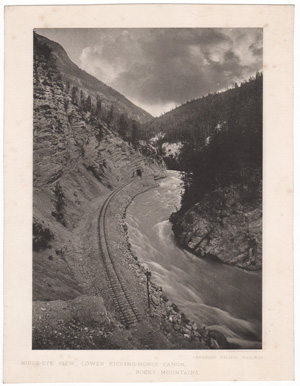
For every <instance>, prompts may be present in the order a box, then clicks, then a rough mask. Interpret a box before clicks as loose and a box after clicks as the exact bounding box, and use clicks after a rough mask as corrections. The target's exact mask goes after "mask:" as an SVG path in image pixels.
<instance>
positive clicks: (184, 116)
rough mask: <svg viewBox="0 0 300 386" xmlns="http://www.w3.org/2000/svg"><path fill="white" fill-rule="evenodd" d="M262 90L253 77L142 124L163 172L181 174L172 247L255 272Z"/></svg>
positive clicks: (257, 261)
mask: <svg viewBox="0 0 300 386" xmlns="http://www.w3.org/2000/svg"><path fill="white" fill-rule="evenodd" d="M262 84H263V77H262V74H261V73H257V74H256V76H255V77H253V78H250V79H249V80H248V81H245V82H243V83H242V84H241V85H240V86H238V85H235V87H234V88H232V89H230V90H227V91H225V92H223V93H219V94H212V95H208V96H207V97H203V98H201V99H198V100H195V101H192V102H189V103H186V104H185V105H183V106H180V107H179V108H177V109H175V110H173V111H171V112H169V113H167V114H165V115H164V116H162V117H160V118H157V119H155V120H153V121H152V122H149V123H147V124H145V125H144V126H143V130H145V131H147V132H146V134H145V135H146V137H149V138H151V137H155V140H156V146H157V147H158V149H160V151H161V152H162V154H163V155H164V157H165V160H166V162H167V164H168V166H169V168H174V169H178V170H181V171H182V172H183V182H184V188H185V189H184V194H183V196H182V206H181V209H180V210H179V211H178V212H177V213H175V214H173V216H172V218H171V220H172V221H173V224H174V225H173V230H174V232H175V236H176V238H177V240H178V241H179V243H180V244H181V245H182V246H183V247H186V248H188V249H191V250H192V251H193V252H194V253H196V254H198V255H200V256H208V255H209V256H214V257H218V258H219V259H221V260H223V261H225V262H227V263H232V264H236V265H239V266H243V267H247V268H249V269H256V268H259V267H260V266H261V213H262V208H261V206H262V139H263V137H262V104H263V103H262V102H263V93H262ZM172 143H173V144H174V143H175V144H176V143H177V144H180V147H179V151H178V152H177V154H176V155H175V156H174V155H172V154H168V153H166V151H164V149H166V144H172ZM249 251H250V252H249ZM253 251H254V252H253ZM249 253H250V254H252V255H253V254H254V255H255V257H253V256H252V255H251V256H250V255H249ZM249 256H250V257H249Z"/></svg>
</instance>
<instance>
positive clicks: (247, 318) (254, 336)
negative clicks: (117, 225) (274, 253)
mask: <svg viewBox="0 0 300 386" xmlns="http://www.w3.org/2000/svg"><path fill="white" fill-rule="evenodd" d="M182 189H183V188H182V182H181V177H180V173H179V172H176V171H169V172H168V177H167V178H165V179H163V180H161V181H160V185H159V187H157V188H155V189H152V190H150V191H148V192H146V193H144V194H141V195H139V196H137V197H136V198H135V199H134V200H133V202H132V204H131V205H130V206H129V208H128V210H127V217H126V221H127V224H128V229H129V230H128V232H129V240H130V243H131V244H132V248H133V251H134V253H135V254H136V256H138V259H139V261H140V262H141V263H143V264H144V265H145V266H146V267H147V268H148V269H149V270H150V271H151V273H152V280H153V281H154V282H155V283H156V284H157V285H159V286H161V287H162V288H163V291H164V293H165V295H166V296H167V297H168V298H169V299H170V300H171V301H172V302H174V303H175V304H176V305H177V306H178V307H179V309H180V311H181V312H184V313H185V315H186V316H187V317H188V318H189V319H190V320H192V321H194V322H196V323H197V324H198V325H199V326H207V327H208V328H212V329H215V330H218V331H220V332H222V333H223V334H224V335H225V336H226V338H227V340H228V341H229V342H230V343H231V344H232V346H233V347H236V348H244V349H246V348H247V349H249V348H253V349H254V348H261V328H262V323H261V319H262V275H261V272H249V271H246V270H242V269H239V268H235V267H230V266H227V265H224V264H221V263H219V262H214V261H209V260H207V259H201V258H199V257H196V256H194V255H193V254H191V253H189V252H187V251H185V250H182V249H181V248H179V247H178V246H177V245H176V242H175V240H174V234H173V232H172V224H171V223H170V222H169V217H170V215H171V213H172V212H174V211H175V210H176V208H177V209H178V208H179V207H180V201H181V194H182Z"/></svg>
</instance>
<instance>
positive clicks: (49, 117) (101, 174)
mask: <svg viewBox="0 0 300 386" xmlns="http://www.w3.org/2000/svg"><path fill="white" fill-rule="evenodd" d="M34 44H35V45H34V114H33V186H34V195H33V220H34V221H33V250H34V253H33V298H34V299H35V300H55V299H71V298H74V297H76V296H78V295H79V294H81V293H85V291H86V289H85V288H84V287H88V285H87V282H85V280H88V277H87V273H86V270H90V269H91V267H87V266H86V264H87V263H84V259H85V256H86V253H87V255H88V248H87V246H85V242H86V240H85V239H84V237H85V236H86V237H87V239H88V238H89V237H90V234H91V231H90V225H89V224H90V222H91V218H94V217H97V216H96V215H95V213H97V210H98V208H99V207H100V206H101V203H102V202H103V200H104V198H105V197H106V196H107V194H108V193H109V191H110V190H111V189H113V188H115V187H117V186H119V185H120V184H122V183H123V181H128V180H130V179H131V178H134V177H135V176H136V175H137V170H138V171H139V174H142V175H143V176H144V177H147V178H150V179H152V180H153V178H156V177H159V176H161V175H163V173H164V163H163V161H162V159H161V157H159V156H157V154H156V151H155V149H154V148H153V147H151V146H149V145H147V144H146V143H145V142H143V141H141V142H138V143H136V144H135V148H133V147H132V146H130V144H129V143H128V142H125V141H124V140H122V138H120V136H119V135H118V134H117V133H116V131H115V130H117V129H118V120H117V119H116V121H115V123H114V126H113V127H114V129H115V130H113V129H112V122H111V123H108V122H107V120H106V116H105V111H103V109H101V111H100V114H99V109H98V111H97V110H96V109H95V104H94V101H93V99H92V98H91V105H92V106H86V105H85V103H86V102H87V101H88V100H89V96H90V94H84V102H82V103H78V100H74V95H72V87H73V86H74V84H83V83H84V81H83V77H82V73H83V72H82V71H81V70H78V73H79V76H80V77H79V78H77V77H76V76H75V74H74V68H75V67H76V66H75V65H73V64H72V63H71V64H70V63H69V59H68V58H67V57H66V54H65V52H64V51H63V49H62V48H61V47H60V46H59V45H57V44H56V43H54V42H51V41H49V40H48V39H44V38H41V37H39V36H37V35H35V39H34ZM62 61H63V62H64V63H65V64H64V65H62V64H61V62H62ZM69 66H70V68H71V75H70V74H69V73H68V72H67V71H68V68H69ZM62 68H63V72H61V71H62V70H61V69H62ZM86 78H87V79H89V76H88V75H86ZM70 79H72V82H74V83H71V84H70V85H69V84H68V82H69V81H70ZM91 79H92V80H93V79H94V78H92V77H91ZM94 81H95V83H96V80H95V79H94ZM97 82H98V81H97ZM100 83H101V82H98V83H97V84H98V85H99V84H100ZM84 84H86V88H85V89H84V90H85V91H84V92H87V91H89V89H88V86H89V84H88V83H84ZM97 84H96V86H97ZM72 85H73V86H72ZM96 86H95V87H96ZM97 87H98V86H97ZM97 87H96V89H97V90H98V89H99V88H97ZM105 87H106V86H105V85H103V87H102V91H103V92H104V91H105V90H106V89H105ZM107 90H108V96H106V95H104V94H103V96H102V98H103V100H104V98H106V99H105V100H107V101H108V100H111V98H113V96H114V98H115V99H114V103H115V106H119V107H118V108H120V109H121V108H122V106H123V105H122V103H123V102H122V101H123V97H122V96H121V102H120V101H119V99H116V98H119V94H118V93H117V92H114V91H111V89H109V88H107ZM91 93H93V91H91ZM124 100H125V102H124V106H125V105H126V106H125V107H126V112H127V114H128V115H130V114H132V116H135V117H137V115H135V114H136V112H139V114H141V115H139V119H144V117H146V114H144V113H143V112H140V110H139V108H137V107H135V106H133V107H132V105H131V104H130V102H129V101H127V100H126V99H125V98H124ZM95 102H96V101H95ZM124 106H123V107H124ZM129 108H130V109H129ZM95 211H96V212H95ZM85 252H86V253H85Z"/></svg>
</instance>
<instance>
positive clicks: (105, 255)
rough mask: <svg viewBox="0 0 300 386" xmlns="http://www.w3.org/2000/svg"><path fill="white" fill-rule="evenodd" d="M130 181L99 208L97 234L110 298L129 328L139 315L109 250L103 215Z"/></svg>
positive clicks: (123, 322)
mask: <svg viewBox="0 0 300 386" xmlns="http://www.w3.org/2000/svg"><path fill="white" fill-rule="evenodd" d="M131 182H132V181H130V182H127V183H126V184H124V185H122V186H120V187H119V188H118V189H116V190H114V191H113V192H112V193H111V194H110V195H109V196H108V197H107V199H106V200H105V201H104V204H103V205H102V208H101V210H100V214H99V219H98V235H99V250H100V255H101V258H102V261H103V265H104V269H105V276H106V280H107V282H108V286H109V288H110V290H111V293H112V298H113V301H114V304H115V307H116V309H117V310H118V311H119V313H120V319H121V322H122V324H124V325H125V326H126V328H129V327H130V326H131V325H134V324H135V323H137V322H139V321H140V320H141V317H140V315H139V313H138V311H137V309H136V307H135V305H134V303H133V301H132V299H131V298H130V295H129V294H128V291H127V288H126V286H125V285H124V283H123V280H122V278H121V275H120V273H119V272H118V270H117V268H116V264H115V261H114V257H113V255H112V253H111V252H110V250H109V244H108V239H107V233H106V225H105V216H106V212H107V209H108V206H109V203H110V202H111V200H112V199H113V198H114V197H115V196H116V195H117V194H118V193H119V192H120V191H121V190H122V189H123V188H125V187H126V186H127V185H129V184H131Z"/></svg>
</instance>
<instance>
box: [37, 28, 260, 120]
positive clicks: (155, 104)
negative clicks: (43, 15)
mask: <svg viewBox="0 0 300 386" xmlns="http://www.w3.org/2000/svg"><path fill="white" fill-rule="evenodd" d="M37 32H38V33H40V34H41V35H43V36H46V37H48V38H49V39H52V40H54V41H56V42H58V43H60V44H61V45H62V46H63V47H64V49H65V50H66V51H67V53H68V55H69V57H70V59H71V60H72V61H73V62H75V63H76V64H77V65H78V66H79V67H80V68H82V69H83V70H85V71H87V72H89V73H90V74H92V75H94V76H95V77H96V78H98V79H100V80H101V81H102V82H104V83H106V84H108V85H109V86H111V87H113V88H114V89H116V90H118V91H119V92H120V93H122V94H123V95H125V96H126V97H127V98H128V99H130V100H131V101H132V102H133V103H135V104H137V105H138V106H140V107H142V108H144V109H145V110H146V111H148V112H149V113H150V114H152V115H154V116H159V115H160V114H162V113H164V112H167V111H168V110H170V109H172V108H173V107H175V106H178V105H180V104H182V103H184V102H186V101H187V100H190V99H193V98H197V97H200V96H202V95H206V94H207V93H209V92H214V91H220V90H223V89H224V88H226V87H227V86H230V85H232V84H233V83H234V82H235V81H237V82H239V81H241V80H244V79H247V78H249V77H250V76H251V75H253V74H255V72H256V71H259V70H261V69H262V29H256V28H251V29H246V28H235V29H216V28H197V29H185V28H176V29H39V30H37Z"/></svg>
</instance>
